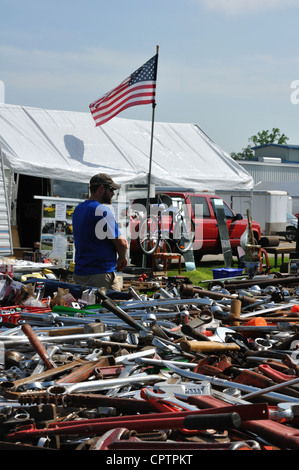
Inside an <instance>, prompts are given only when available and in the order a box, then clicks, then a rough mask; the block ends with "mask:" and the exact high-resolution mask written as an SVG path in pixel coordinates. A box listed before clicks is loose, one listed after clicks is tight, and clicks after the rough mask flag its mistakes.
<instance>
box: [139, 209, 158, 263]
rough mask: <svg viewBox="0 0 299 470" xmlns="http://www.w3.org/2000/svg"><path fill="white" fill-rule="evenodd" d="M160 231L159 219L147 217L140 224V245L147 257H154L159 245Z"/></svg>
mask: <svg viewBox="0 0 299 470" xmlns="http://www.w3.org/2000/svg"><path fill="white" fill-rule="evenodd" d="M159 240H160V231H159V223H158V219H157V218H155V217H146V219H144V220H142V221H141V222H140V224H139V234H138V245H139V247H140V249H141V251H142V253H144V254H145V255H152V254H153V253H154V252H155V251H156V249H157V246H158V245H159Z"/></svg>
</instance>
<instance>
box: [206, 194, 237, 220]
mask: <svg viewBox="0 0 299 470" xmlns="http://www.w3.org/2000/svg"><path fill="white" fill-rule="evenodd" d="M214 199H216V198H211V203H212V206H213V209H214V213H215V205H214ZM223 207H224V214H225V217H226V218H227V219H232V218H233V217H234V216H235V215H234V213H233V212H232V210H231V209H230V207H228V205H227V204H226V202H225V201H223Z"/></svg>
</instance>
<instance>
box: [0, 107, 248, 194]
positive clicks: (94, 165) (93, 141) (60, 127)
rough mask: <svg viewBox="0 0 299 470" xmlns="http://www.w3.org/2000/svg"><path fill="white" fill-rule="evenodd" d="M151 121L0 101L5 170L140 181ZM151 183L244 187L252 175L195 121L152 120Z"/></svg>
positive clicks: (142, 181)
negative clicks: (104, 118) (98, 121)
mask: <svg viewBox="0 0 299 470" xmlns="http://www.w3.org/2000/svg"><path fill="white" fill-rule="evenodd" d="M150 139H151V122H150V121H148V122H147V121H138V120H129V119H123V118H114V119H112V120H111V121H109V122H108V123H106V124H104V125H103V126H101V127H95V124H94V121H93V119H92V117H91V114H90V113H89V112H86V113H84V112H73V111H59V110H48V109H40V108H32V107H24V106H18V105H10V104H0V146H1V151H2V156H3V162H4V164H5V166H7V167H8V168H9V169H10V170H11V172H13V173H18V174H24V175H30V176H36V177H41V178H49V179H57V180H64V181H74V182H82V183H87V182H88V181H89V179H90V177H91V176H92V175H94V174H96V173H99V172H103V173H108V174H110V175H111V176H112V177H113V179H115V181H116V182H117V183H119V184H126V183H128V184H135V185H136V184H147V182H148V171H149V153H150ZM151 182H152V184H155V185H156V186H171V187H188V188H193V189H195V190H198V191H202V190H210V191H215V190H217V189H226V188H229V189H235V190H241V189H251V188H252V186H253V179H252V177H251V176H250V175H249V174H248V173H247V172H246V170H245V169H244V168H242V167H241V166H240V165H239V164H238V163H237V162H236V161H234V160H233V159H232V158H231V157H230V156H229V155H228V154H227V153H225V152H224V151H223V150H222V149H221V148H220V147H219V146H218V145H216V144H215V143H214V142H213V141H212V140H211V139H210V138H209V137H208V136H207V135H206V134H205V133H204V132H203V131H202V130H201V129H200V128H199V127H198V126H197V125H195V124H181V123H163V122H156V123H155V126H154V141H153V157H152V170H151Z"/></svg>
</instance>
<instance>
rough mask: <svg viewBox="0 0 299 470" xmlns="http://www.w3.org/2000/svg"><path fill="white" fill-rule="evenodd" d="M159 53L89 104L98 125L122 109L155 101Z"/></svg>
mask: <svg viewBox="0 0 299 470" xmlns="http://www.w3.org/2000/svg"><path fill="white" fill-rule="evenodd" d="M157 62H158V55H156V56H154V57H152V58H151V59H150V60H149V61H147V62H146V63H145V64H144V65H143V66H142V67H140V68H139V69H138V70H137V71H136V72H134V73H133V74H132V75H130V76H129V77H128V78H126V79H125V80H123V81H122V82H121V84H120V85H118V86H117V87H116V88H114V89H113V90H111V91H110V92H108V93H106V94H105V95H103V96H102V97H101V98H100V99H98V100H96V101H94V102H93V103H91V104H90V105H89V108H90V111H91V114H92V117H93V119H94V121H95V123H96V126H100V125H101V124H104V123H105V122H107V121H109V120H110V119H111V118H113V117H114V116H116V115H117V114H119V113H120V112H121V111H123V110H125V109H127V108H129V107H131V106H137V105H142V104H150V103H154V102H155V96H156V76H157Z"/></svg>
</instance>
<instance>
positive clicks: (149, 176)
mask: <svg viewBox="0 0 299 470" xmlns="http://www.w3.org/2000/svg"><path fill="white" fill-rule="evenodd" d="M156 54H157V56H158V54H159V46H157V49H156ZM157 67H158V60H157ZM155 109H156V100H155V101H154V102H153V103H152V128H151V143H150V157H149V170H148V183H147V184H148V186H147V204H146V206H147V207H146V209H147V215H149V201H150V186H151V181H152V160H153V140H154V123H155Z"/></svg>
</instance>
